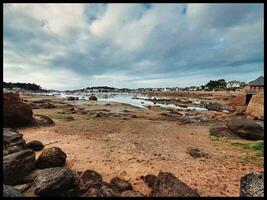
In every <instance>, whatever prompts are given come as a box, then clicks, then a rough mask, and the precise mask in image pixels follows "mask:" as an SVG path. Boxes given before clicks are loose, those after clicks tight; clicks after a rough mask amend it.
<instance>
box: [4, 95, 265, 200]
mask: <svg viewBox="0 0 267 200" xmlns="http://www.w3.org/2000/svg"><path fill="white" fill-rule="evenodd" d="M73 100H74V99H73ZM73 100H71V99H68V100H67V101H59V100H56V99H55V100H51V99H44V98H41V99H35V100H30V101H29V99H28V100H27V99H25V98H23V100H22V99H21V98H20V97H19V95H18V94H13V93H6V94H5V95H4V127H8V128H4V129H3V139H4V144H3V152H4V157H3V166H4V185H3V192H4V196H10V197H11V196H14V197H15V196H85V197H119V196H121V197H132V196H139V197H142V196H151V197H160V196H163V197H164V196H170V197H198V196H202V195H201V194H199V192H198V191H197V190H196V189H194V188H192V187H191V186H189V185H188V184H186V183H185V182H183V181H181V180H180V179H179V178H178V177H177V176H175V175H174V174H173V173H170V172H167V171H165V170H164V171H159V172H158V175H157V176H155V175H153V174H142V175H140V176H139V177H137V178H138V179H139V180H140V181H141V182H142V181H143V183H144V184H146V185H147V186H148V188H150V189H149V192H148V193H146V194H144V193H142V192H140V191H138V190H136V189H135V187H134V186H133V185H132V184H131V183H130V182H129V181H128V180H127V179H123V178H121V177H120V174H117V176H116V175H115V176H114V177H113V178H111V179H110V181H109V182H107V181H104V180H103V178H102V175H101V174H100V173H99V172H97V171H95V170H93V169H90V168H89V169H86V170H83V171H80V170H74V169H71V168H70V167H68V166H66V162H67V160H68V155H67V153H65V152H64V150H62V149H61V147H60V146H50V147H46V145H44V144H43V143H42V141H39V140H37V139H35V138H33V140H31V141H28V142H27V143H26V141H25V140H24V138H23V136H24V135H23V134H21V133H20V130H19V131H18V130H17V128H19V127H21V126H22V127H36V128H37V129H38V128H42V127H53V126H55V125H56V124H57V120H55V119H53V118H52V119H51V118H50V117H48V116H46V115H42V114H37V113H38V112H37V113H35V110H53V109H58V108H63V110H62V111H56V115H66V114H67V115H68V116H66V117H65V118H64V120H65V121H66V123H68V122H67V121H70V122H71V121H74V122H75V121H76V120H79V117H82V116H86V117H90V120H108V119H110V120H112V119H116V118H117V119H118V120H122V121H131V120H142V119H143V120H150V121H152V122H153V121H155V122H156V121H162V122H164V121H166V122H169V121H173V122H179V124H180V125H183V124H188V123H189V124H191V123H192V124H195V123H200V124H203V123H204V124H205V123H213V122H216V121H219V120H221V122H222V123H224V126H214V127H212V128H210V135H211V136H216V137H227V138H238V139H239V138H242V139H246V140H247V139H248V140H262V139H263V134H264V130H263V126H262V125H261V123H258V122H257V121H255V120H253V119H249V118H248V117H247V116H246V115H236V112H235V111H233V112H231V113H220V112H214V113H205V114H203V113H202V114H201V113H199V114H198V112H197V111H175V110H172V109H170V110H164V109H163V110H162V109H160V111H158V110H157V108H156V107H152V108H150V109H149V110H151V111H153V112H152V113H150V114H148V113H147V114H145V113H143V112H141V111H140V112H133V111H131V110H130V109H129V108H128V109H124V110H123V111H122V112H118V113H113V112H110V110H109V109H98V110H97V109H95V110H92V109H91V110H86V109H84V108H83V107H81V106H79V104H77V105H76V106H74V105H73V104H71V103H69V102H70V101H73ZM91 101H92V102H94V101H97V99H96V98H94V97H92V98H91ZM156 101H158V100H156ZM161 101H163V100H161ZM187 103H189V104H191V103H192V101H191V102H187ZM214 105H215V107H216V104H213V106H214ZM105 106H106V107H109V106H112V105H111V104H109V105H108V104H106V105H105ZM219 110H220V111H221V110H222V109H219ZM219 110H218V109H217V108H216V111H219ZM70 115H75V117H72V116H70ZM216 115H217V116H216ZM216 117H217V118H216ZM71 118H72V119H71ZM256 133H257V134H256ZM35 152H38V155H36V153H35ZM186 153H187V154H188V155H190V156H191V157H192V159H198V158H204V159H209V158H210V157H212V155H211V154H210V153H206V152H205V151H204V152H203V151H202V150H199V149H198V148H188V149H187V150H186ZM250 174H251V173H250ZM251 176H253V177H257V178H251ZM51 177H53V178H51ZM263 177H264V176H263V172H262V173H253V175H247V176H244V177H243V178H242V179H241V182H240V184H241V188H240V196H263V184H262V182H261V181H263ZM259 180H260V181H259ZM251 187H253V189H251Z"/></svg>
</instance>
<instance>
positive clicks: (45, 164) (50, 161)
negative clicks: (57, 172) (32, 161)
mask: <svg viewBox="0 0 267 200" xmlns="http://www.w3.org/2000/svg"><path fill="white" fill-rule="evenodd" d="M66 158H67V155H66V154H65V153H64V152H63V151H62V150H61V149H60V148H58V147H51V148H48V149H44V150H43V152H42V153H41V155H40V156H39V158H38V159H37V161H36V168H38V169H44V168H50V167H63V166H64V165H65V162H66Z"/></svg>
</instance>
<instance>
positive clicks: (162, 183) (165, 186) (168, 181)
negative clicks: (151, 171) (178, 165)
mask: <svg viewBox="0 0 267 200" xmlns="http://www.w3.org/2000/svg"><path fill="white" fill-rule="evenodd" d="M149 177H150V178H149V179H151V180H150V181H149V184H148V186H150V187H151V188H152V192H151V196H152V197H199V194H198V193H197V192H196V191H194V190H193V189H192V188H191V187H189V186H188V185H186V184H185V183H183V182H182V181H180V180H179V179H178V178H176V177H175V176H174V175H172V174H171V173H168V172H160V173H159V174H158V177H155V176H154V175H150V176H149ZM145 179H146V177H145ZM145 183H147V182H146V181H145Z"/></svg>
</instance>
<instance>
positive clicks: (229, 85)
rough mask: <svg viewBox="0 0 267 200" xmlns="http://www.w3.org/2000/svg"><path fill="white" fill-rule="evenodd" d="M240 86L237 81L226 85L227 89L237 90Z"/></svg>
mask: <svg viewBox="0 0 267 200" xmlns="http://www.w3.org/2000/svg"><path fill="white" fill-rule="evenodd" d="M240 86H241V85H240V82H239V81H230V82H228V83H227V84H226V87H227V88H239V87H240Z"/></svg>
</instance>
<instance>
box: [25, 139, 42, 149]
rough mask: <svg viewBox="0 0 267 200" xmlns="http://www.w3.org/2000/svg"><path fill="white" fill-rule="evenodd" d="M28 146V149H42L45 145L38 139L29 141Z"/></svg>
mask: <svg viewBox="0 0 267 200" xmlns="http://www.w3.org/2000/svg"><path fill="white" fill-rule="evenodd" d="M26 147H27V148H28V149H31V150H34V151H40V150H42V149H43V148H44V145H43V143H42V142H40V141H38V140H32V141H30V142H29V143H27V144H26Z"/></svg>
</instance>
